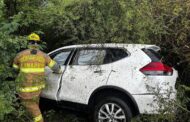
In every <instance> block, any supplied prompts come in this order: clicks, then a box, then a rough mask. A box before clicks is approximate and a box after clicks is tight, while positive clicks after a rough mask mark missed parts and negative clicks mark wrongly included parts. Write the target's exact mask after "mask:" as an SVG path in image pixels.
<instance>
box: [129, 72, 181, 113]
mask: <svg viewBox="0 0 190 122" xmlns="http://www.w3.org/2000/svg"><path fill="white" fill-rule="evenodd" d="M177 77H178V72H177V71H176V70H175V69H173V75H172V76H148V77H147V79H146V81H145V84H146V89H147V92H146V93H140V94H133V97H134V99H135V100H136V102H137V104H138V107H139V111H140V113H141V114H157V113H159V112H158V111H161V110H164V109H165V108H166V107H168V105H169V103H171V102H174V101H175V100H176V93H177V91H176V89H175V84H176V80H177ZM163 98H164V100H165V101H162V100H163ZM167 104H168V105H167Z"/></svg>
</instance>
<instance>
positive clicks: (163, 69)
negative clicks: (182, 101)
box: [41, 44, 178, 122]
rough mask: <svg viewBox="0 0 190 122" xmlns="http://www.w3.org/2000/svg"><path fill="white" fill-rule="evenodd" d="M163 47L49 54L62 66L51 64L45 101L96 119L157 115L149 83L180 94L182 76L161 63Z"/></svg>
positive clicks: (114, 121) (124, 120)
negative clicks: (178, 82)
mask: <svg viewBox="0 0 190 122" xmlns="http://www.w3.org/2000/svg"><path fill="white" fill-rule="evenodd" d="M159 50H160V48H159V47H157V46H155V45H139V44H104V45H101V44H92V45H73V46H66V47H62V48H59V49H57V50H55V51H52V52H50V53H49V55H50V56H51V57H52V58H53V59H54V60H55V61H56V62H57V63H59V64H60V65H61V70H62V74H55V73H54V72H52V70H50V69H49V68H46V76H47V87H46V89H44V90H43V92H42V94H41V97H42V102H47V101H49V102H50V101H51V102H53V101H55V103H56V105H58V106H60V107H66V108H69V109H77V110H82V111H84V110H86V111H87V112H88V113H90V115H91V116H92V119H93V121H94V122H129V121H130V119H131V118H132V117H133V116H135V115H138V114H143V113H151V114H152V112H153V110H154V109H155V108H154V107H152V106H150V104H152V103H153V104H154V102H153V101H154V96H155V94H154V92H151V91H149V90H147V85H149V86H150V87H157V86H159V87H160V88H161V91H160V93H163V94H164V90H167V89H171V88H172V89H173V92H174V93H173V95H172V96H171V98H175V83H176V79H177V76H178V74H177V71H176V70H175V69H174V68H172V67H169V66H167V65H165V64H163V63H162V62H161V60H160V57H159V55H158V53H157V52H158V51H159ZM166 84H167V85H166ZM162 90H163V92H162ZM44 104H45V103H44ZM155 104H156V103H155ZM48 106H50V104H48Z"/></svg>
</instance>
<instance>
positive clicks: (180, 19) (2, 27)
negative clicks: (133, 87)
mask: <svg viewBox="0 0 190 122" xmlns="http://www.w3.org/2000/svg"><path fill="white" fill-rule="evenodd" d="M189 31H190V2H189V0H183V1H180V0H172V1H171V0H143V1H139V0H41V1H39V0H24V1H23V0H0V49H1V51H0V79H1V82H0V120H2V119H3V118H4V119H5V118H6V119H7V121H10V120H8V119H10V118H11V116H12V117H14V118H18V121H24V120H25V119H28V118H27V116H25V112H24V110H23V108H22V107H21V106H19V104H18V102H17V98H16V97H15V90H14V86H15V82H14V78H15V77H16V76H15V74H16V73H15V72H14V71H13V69H12V68H11V64H12V61H13V58H14V57H15V55H16V53H17V52H19V51H20V50H22V49H24V48H25V47H26V41H25V40H26V39H25V36H26V35H28V34H29V33H31V32H37V33H39V34H40V35H41V37H42V40H44V41H45V42H47V50H48V51H50V50H53V49H55V48H58V47H61V46H63V45H70V44H81V43H110V42H112V43H148V44H157V45H159V46H161V48H162V55H164V57H165V59H164V61H165V62H167V63H168V64H169V65H172V66H174V67H175V68H177V69H178V71H179V74H180V75H179V76H180V81H183V82H186V81H189V80H190V77H189V76H190V75H189V69H190V51H189V50H190V49H189V48H190V43H189V39H190V34H189ZM43 47H44V46H43ZM185 84H187V83H185ZM185 96H187V95H186V94H185ZM180 99H181V98H180ZM183 104H184V103H183ZM4 107H6V108H7V109H3V108H4ZM183 107H185V106H183ZM1 108H2V109H1ZM18 108H19V109H18ZM17 115H19V116H17ZM23 116H24V117H23ZM21 118H22V119H21ZM15 121H16V120H15Z"/></svg>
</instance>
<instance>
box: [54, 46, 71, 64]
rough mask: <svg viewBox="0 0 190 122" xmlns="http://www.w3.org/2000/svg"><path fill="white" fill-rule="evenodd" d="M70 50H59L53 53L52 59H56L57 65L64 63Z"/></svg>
mask: <svg viewBox="0 0 190 122" xmlns="http://www.w3.org/2000/svg"><path fill="white" fill-rule="evenodd" d="M70 53H71V50H67V51H59V52H58V53H56V54H55V55H53V56H52V57H53V60H54V61H56V62H57V63H58V64H59V65H65V62H66V60H67V58H68V57H69V55H70Z"/></svg>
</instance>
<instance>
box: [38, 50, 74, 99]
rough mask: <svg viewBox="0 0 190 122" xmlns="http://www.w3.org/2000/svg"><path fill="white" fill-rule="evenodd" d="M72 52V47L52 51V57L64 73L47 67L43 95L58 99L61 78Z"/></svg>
mask: <svg viewBox="0 0 190 122" xmlns="http://www.w3.org/2000/svg"><path fill="white" fill-rule="evenodd" d="M72 52H73V50H72V49H63V50H58V51H56V52H53V53H50V57H51V58H52V59H53V60H54V61H56V62H57V63H58V64H59V65H60V66H61V72H62V73H60V74H56V73H54V72H53V71H52V70H51V69H50V68H49V67H46V68H45V76H46V88H45V89H44V90H43V91H42V94H41V96H42V97H44V98H48V99H53V100H57V93H58V90H59V88H60V83H61V78H62V76H63V74H64V72H65V69H66V64H67V62H68V61H69V59H70V57H71V55H72Z"/></svg>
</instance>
